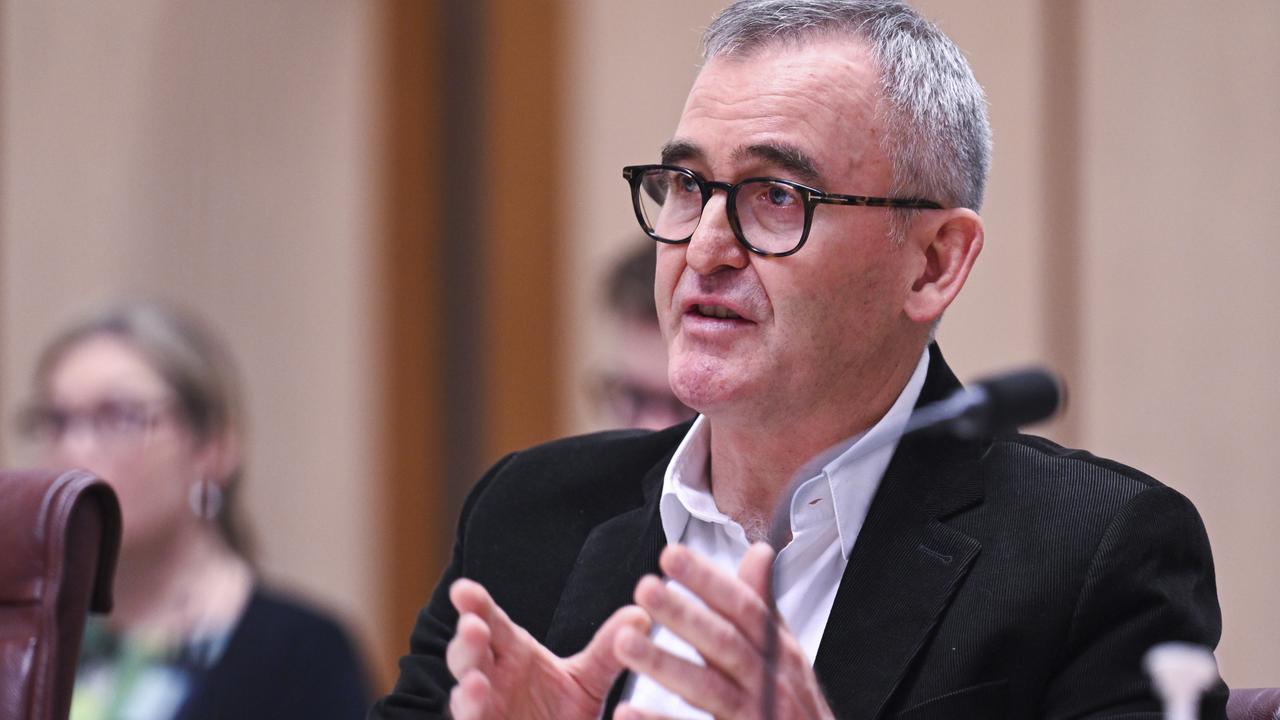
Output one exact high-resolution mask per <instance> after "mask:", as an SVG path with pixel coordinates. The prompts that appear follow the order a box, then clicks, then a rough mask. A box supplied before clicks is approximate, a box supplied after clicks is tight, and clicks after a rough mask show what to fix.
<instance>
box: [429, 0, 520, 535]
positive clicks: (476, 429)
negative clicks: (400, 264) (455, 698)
mask: <svg viewBox="0 0 1280 720" xmlns="http://www.w3.org/2000/svg"><path fill="white" fill-rule="evenodd" d="M487 5H488V0H446V1H445V2H442V3H440V4H439V7H440V10H441V18H440V24H439V25H438V26H437V27H436V28H435V32H436V37H437V42H438V43H439V47H440V54H439V55H438V56H437V57H436V58H435V61H436V63H437V64H436V73H437V75H438V76H439V78H440V110H441V117H440V127H441V130H442V138H441V140H442V144H441V147H440V158H441V163H440V164H439V165H438V166H436V167H434V168H432V172H433V173H434V174H435V175H437V176H438V177H439V180H440V186H441V196H440V200H441V202H440V203H439V205H440V208H439V209H440V212H439V216H438V218H437V219H436V222H437V225H438V227H439V229H440V236H441V237H442V238H443V239H444V242H443V243H442V244H441V247H440V253H439V257H438V258H436V259H435V262H436V264H437V267H439V268H441V269H442V270H443V272H442V273H441V274H440V285H439V288H438V293H437V294H438V296H439V299H440V310H441V317H440V323H441V328H442V330H443V332H444V334H443V337H442V338H441V340H442V342H441V344H440V346H439V347H438V348H437V351H438V353H439V354H440V357H441V359H442V365H441V370H442V371H443V374H442V375H441V377H440V378H439V382H440V384H441V391H442V392H443V398H444V412H445V416H446V418H447V419H448V420H447V422H446V424H445V425H444V427H443V428H442V430H443V433H444V435H443V442H444V450H445V456H444V463H445V477H446V478H447V487H446V493H445V497H444V500H445V507H444V508H443V509H442V510H443V513H442V515H443V517H445V518H446V519H445V521H444V522H443V523H442V526H443V527H444V528H445V529H446V530H448V531H452V529H453V526H454V521H455V519H456V517H457V510H458V509H459V508H461V507H462V501H463V499H464V498H465V496H466V493H467V491H468V490H469V489H470V488H471V485H472V483H474V482H475V480H476V479H477V478H478V477H479V473H480V472H481V471H482V470H483V464H484V459H483V458H482V452H481V449H480V448H481V447H483V438H484V433H485V417H484V405H483V398H484V392H485V377H484V372H483V370H484V367H483V364H482V358H483V356H484V347H483V336H484V327H485V326H486V325H487V324H488V323H489V322H491V320H490V318H489V315H490V309H489V307H488V303H487V301H486V297H487V295H488V288H487V285H486V277H485V273H484V268H483V263H484V262H485V252H484V247H485V244H486V243H487V242H488V222H487V220H486V217H487V215H488V214H489V213H491V212H493V208H494V207H495V206H496V205H499V204H501V203H502V202H504V201H505V200H504V199H503V198H501V197H498V196H497V195H496V194H494V193H492V192H491V191H490V190H489V189H488V187H487V180H488V179H487V177H486V169H485V158H486V155H487V152H488V150H487V147H486V140H487V139H486V138H485V123H486V117H487V106H486V96H487V94H488V92H489V90H488V88H487V87H486V80H485V75H486V73H485V70H486V67H487V66H488V65H489V62H490V60H489V57H488V49H489V47H490V46H491V42H490V38H489V36H488V34H487V32H486V29H485V23H484V18H485V14H486V12H487Z"/></svg>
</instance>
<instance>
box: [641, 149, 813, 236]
mask: <svg viewBox="0 0 1280 720" xmlns="http://www.w3.org/2000/svg"><path fill="white" fill-rule="evenodd" d="M640 187H641V189H642V192H640V193H639V202H640V211H641V214H642V216H643V217H644V220H645V223H646V224H647V226H648V227H647V228H646V229H647V230H648V231H649V232H651V233H652V234H654V235H656V236H657V237H659V238H660V239H662V240H666V241H668V242H683V241H685V240H688V239H689V237H690V236H692V235H693V231H694V230H696V229H697V227H698V223H699V222H700V221H701V219H702V210H703V207H704V202H703V200H704V198H705V197H706V195H704V193H703V187H704V185H703V184H702V183H701V182H700V181H699V180H698V178H696V177H695V176H693V175H691V174H688V173H684V172H680V171H677V170H671V169H666V168H655V169H650V170H646V171H645V172H644V174H643V175H642V176H641V179H640ZM732 200H733V203H734V207H733V208H732V212H733V213H734V214H735V215H736V216H737V220H738V226H739V229H740V230H741V232H742V237H743V239H744V240H746V241H747V242H748V243H749V244H750V245H752V246H753V247H755V248H757V249H759V250H763V251H764V252H770V253H782V252H787V251H789V250H792V249H794V248H795V247H796V246H797V245H798V244H799V243H800V240H801V238H802V237H803V236H804V224H805V201H804V197H803V195H801V192H800V190H798V189H796V188H794V187H792V186H790V185H787V184H785V183H781V182H774V181H769V180H754V181H752V182H748V183H743V184H742V185H741V186H739V187H738V190H737V192H736V193H735V194H734V195H733V197H732Z"/></svg>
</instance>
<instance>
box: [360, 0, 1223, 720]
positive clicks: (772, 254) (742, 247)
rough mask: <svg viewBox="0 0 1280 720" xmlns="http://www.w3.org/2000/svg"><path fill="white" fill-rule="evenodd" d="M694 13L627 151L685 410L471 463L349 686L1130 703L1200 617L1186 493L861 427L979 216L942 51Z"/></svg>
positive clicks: (753, 3) (488, 707)
mask: <svg viewBox="0 0 1280 720" xmlns="http://www.w3.org/2000/svg"><path fill="white" fill-rule="evenodd" d="M705 43H706V63H705V65H704V66H703V69H702V71H701V73H700V74H699V76H698V78H697V80H696V81H695V83H694V86H693V88H692V90H691V91H690V93H689V98H688V101H687V102H686V105H685V109H684V112H683V114H682V116H681V118H680V123H679V125H678V127H677V128H676V131H675V134H674V136H673V138H672V140H671V141H670V142H668V143H667V145H666V147H665V148H664V150H663V157H662V165H660V166H638V167H632V168H628V169H627V170H626V175H627V177H628V179H629V180H630V182H631V185H632V193H633V198H634V200H635V203H636V213H637V217H638V218H639V219H640V222H641V225H642V227H644V228H645V230H646V232H648V233H649V234H650V235H651V236H652V237H654V238H655V239H657V240H659V241H661V242H660V243H659V247H658V263H657V274H656V281H655V297H656V299H657V305H658V309H659V316H660V319H661V323H662V328H663V334H664V336H665V338H666V342H667V347H668V354H669V358H670V369H669V374H670V380H671V385H672V388H673V389H674V391H675V392H676V394H677V396H679V397H680V399H681V400H682V401H684V402H685V403H686V404H688V405H689V406H690V407H693V408H695V409H696V410H698V411H699V412H700V413H701V416H700V418H699V419H698V420H696V421H695V422H694V423H693V424H692V425H691V426H690V425H685V426H677V427H676V428H673V429H670V430H668V431H664V432H659V433H648V434H613V435H604V436H595V437H587V438H578V439H572V440H565V441H561V442H558V443H553V444H551V445H548V446H543V447H539V448H534V449H531V450H527V451H524V452H522V453H517V454H514V455H512V456H509V457H508V458H506V459H504V460H503V461H502V462H500V463H499V464H498V465H497V466H496V467H494V468H493V469H492V470H491V471H490V472H489V473H488V474H487V475H486V476H485V478H484V479H483V480H481V482H480V484H479V485H478V486H477V487H476V489H475V491H474V492H473V493H472V495H471V497H470V499H469V501H468V503H467V505H466V507H465V508H464V510H463V514H462V518H461V521H460V524H459V529H458V544H457V547H456V550H455V555H454V560H453V563H452V564H451V566H450V567H449V569H448V570H447V572H446V575H445V578H444V580H443V581H442V583H441V585H440V587H439V588H438V589H437V591H436V593H435V596H434V597H433V598H432V599H431V602H430V603H429V604H428V606H427V607H426V609H425V610H424V611H423V613H422V615H421V617H420V618H419V621H418V626H417V628H416V629H415V631H414V634H413V637H412V644H411V654H410V655H409V656H407V657H406V658H405V659H404V660H403V661H402V664H401V677H400V680H399V683H398V684H397V686H396V689H395V691H394V692H393V694H392V695H390V696H389V697H388V698H386V699H384V700H383V701H382V702H381V703H379V705H378V706H376V707H375V711H374V716H375V717H423V716H439V715H440V714H441V713H443V712H445V711H446V707H447V708H448V709H449V710H450V711H451V712H452V714H453V716H454V717H457V718H461V719H466V718H494V717H546V718H594V717H599V716H600V715H601V713H602V712H603V713H604V714H605V716H606V717H608V716H612V717H617V718H644V719H647V718H656V717H706V716H715V717H760V716H761V715H762V708H763V703H764V701H765V699H764V698H763V697H762V695H763V694H764V693H765V691H766V690H769V691H771V692H773V693H774V695H775V697H774V698H773V699H772V700H771V701H770V702H771V703H772V705H773V706H774V708H775V709H776V714H775V716H776V717H779V718H829V717H839V718H880V717H902V718H951V719H954V718H995V717H1016V718H1029V717H1052V718H1067V717H1070V718H1079V717H1126V718H1137V717H1150V718H1155V717H1159V711H1158V706H1157V704H1156V702H1155V700H1154V699H1153V698H1152V697H1151V695H1150V692H1149V689H1148V685H1147V682H1146V681H1145V679H1144V678H1143V677H1142V673H1141V670H1140V660H1141V657H1142V655H1143V653H1144V652H1145V651H1146V650H1147V649H1148V648H1149V647H1150V646H1151V645H1153V644H1155V643H1158V642H1162V641H1166V640H1183V641H1190V642H1196V643H1201V644H1204V645H1209V646H1213V645H1215V644H1216V642H1217V639H1218V635H1219V631H1220V617H1219V610H1218V605H1217V598H1216V590H1215V587H1214V576H1213V568H1212V560H1211V558H1210V555H1209V548H1208V541H1207V539H1206V537H1205V534H1204V529H1203V527H1202V525H1201V523H1200V520H1199V517H1198V516H1197V515H1196V513H1195V510H1194V509H1193V508H1192V507H1191V505H1190V504H1189V503H1188V502H1187V500H1186V499H1185V498H1183V497H1182V496H1180V495H1178V494H1177V493H1176V492H1174V491H1172V490H1170V489H1168V488H1166V487H1164V486H1162V485H1160V484H1159V483H1157V482H1156V481H1154V480H1152V479H1150V478H1148V477H1147V476H1145V475H1142V474H1141V473H1138V472H1137V471H1134V470H1132V469H1129V468H1126V467H1124V466H1121V465H1119V464H1116V463H1112V462H1110V461H1106V460H1101V459H1098V458H1095V457H1093V456H1091V455H1088V454H1087V453H1083V452H1081V451H1071V450H1064V449H1062V448H1060V447H1058V446H1056V445H1053V444H1052V443H1049V442H1047V441H1044V440H1041V439H1038V438H1033V437H1028V436H1022V435H1002V436H999V437H989V438H984V439H981V440H979V441H962V440H954V439H921V438H916V437H908V438H905V439H902V440H901V441H900V442H898V443H897V444H896V446H893V445H892V444H891V446H890V447H889V448H888V449H885V450H883V451H869V450H867V449H865V448H869V447H871V446H872V445H873V444H875V443H876V442H878V441H879V439H880V438H883V437H886V436H887V437H891V438H892V437H894V436H896V434H897V433H898V432H900V430H901V428H902V426H903V423H904V422H905V419H906V417H907V415H909V414H910V411H911V409H912V408H913V407H915V406H918V405H923V404H926V403H929V402H932V401H935V400H938V399H940V398H942V397H945V396H946V395H948V394H950V393H951V392H952V391H953V390H954V389H956V388H957V387H958V383H957V382H956V380H955V378H954V376H953V375H952V374H951V372H950V370H949V369H948V368H947V366H946V364H945V362H944V361H943V359H942V356H941V354H940V352H939V351H938V349H937V347H936V346H930V345H929V342H930V337H931V334H932V329H933V327H934V325H935V323H936V322H937V321H938V319H939V318H940V317H941V315H942V313H943V311H944V310H945V309H946V308H947V306H948V305H949V304H950V303H951V301H952V300H953V299H954V298H955V297H956V294H957V293H958V292H959V291H960V288H961V287H962V286H963V284H964V282H965V279H966V278H967V276H968V273H969V271H970V269H971V268H972V266H973V263H974V261H975V259H976V258H977V256H978V253H979V251H980V250H981V247H982V242H983V230H982V221H981V219H980V217H979V216H978V214H977V209H978V207H979V205H980V203H981V199H982V191H983V185H984V182H985V176H986V169H987V165H988V161H987V157H988V145H989V141H988V138H989V131H988V128H987V121H986V116H985V100H984V99H983V96H982V92H981V89H980V88H979V86H978V85H977V83H976V81H975V80H974V79H973V76H972V74H971V72H970V71H969V68H968V66H967V64H966V62H965V60H964V58H963V56H962V55H961V53H960V52H959V51H958V50H957V49H956V48H955V47H954V45H952V43H951V42H950V41H949V40H948V39H946V38H945V37H944V36H942V35H941V33H940V32H938V31H937V30H936V29H935V28H933V27H932V26H931V25H929V24H928V23H926V22H925V21H923V20H921V19H920V18H919V17H918V16H916V15H915V14H914V13H913V12H912V11H910V10H909V9H908V8H906V7H905V6H902V5H900V4H898V3H895V2H887V1H884V0H862V1H858V0H844V1H841V0H808V1H801V0H792V1H790V2H781V1H780V0H743V1H742V2H738V3H735V4H734V5H733V6H731V7H730V8H729V9H728V10H726V11H725V12H724V13H722V14H721V15H720V16H719V17H718V18H717V19H716V20H715V21H714V22H713V23H712V25H711V27H710V28H709V29H708V30H707V33H706V36H705ZM802 185H803V186H802ZM809 188H817V189H819V190H820V191H822V192H817V191H814V190H812V189H809ZM835 193H839V195H836V194H835ZM854 193H857V194H858V195H853V194H854ZM793 477H795V478H797V479H798V480H799V481H800V482H801V483H802V484H800V485H799V487H798V490H797V491H796V493H795V495H794V496H793V497H792V498H782V497H780V495H781V494H782V492H783V490H784V488H786V487H788V481H789V480H790V479H791V478H793ZM780 501H787V502H788V503H789V504H788V505H787V506H786V507H788V508H789V510H790V531H791V539H790V543H789V544H788V545H787V546H786V547H785V548H784V549H783V550H782V551H781V553H780V554H779V556H778V558H777V560H776V563H777V569H776V581H775V586H774V588H775V591H776V595H777V605H778V609H779V612H780V613H781V616H782V618H783V620H784V621H785V628H784V630H783V631H782V633H781V638H780V643H779V652H778V657H777V662H776V666H777V667H776V671H773V672H771V673H770V674H769V677H768V678H766V677H765V671H764V667H765V665H766V663H765V660H764V647H765V646H766V644H767V635H766V633H765V631H764V628H766V627H767V625H768V623H767V613H768V611H767V609H766V608H767V605H766V603H765V601H764V599H763V598H764V597H765V593H766V588H767V587H768V577H769V573H770V564H771V561H773V557H772V552H771V551H770V550H769V548H768V546H766V545H764V544H761V543H758V542H755V541H758V540H759V539H761V538H762V537H764V536H765V534H766V528H767V527H768V520H769V517H770V514H771V512H772V509H773V508H774V507H775V506H776V505H777V504H778V503H779V502H780ZM753 542H754V544H752V543H753ZM664 546H665V548H664ZM632 603H634V604H632ZM624 671H626V672H624ZM454 678H456V679H457V685H456V686H455V687H452V689H451V690H450V687H451V686H452V685H453V682H454ZM1224 699H1225V688H1224V687H1223V686H1222V685H1221V684H1219V686H1218V687H1217V688H1216V690H1215V691H1214V693H1213V694H1212V696H1211V697H1210V698H1209V699H1208V701H1207V702H1206V703H1205V706H1204V708H1203V717H1206V718H1220V717H1222V716H1223V702H1224ZM619 701H621V702H620V703H619ZM615 706H616V713H615V712H614V710H615ZM415 712H416V713H419V714H417V715H415ZM695 713H701V714H695ZM611 714H612V715H611Z"/></svg>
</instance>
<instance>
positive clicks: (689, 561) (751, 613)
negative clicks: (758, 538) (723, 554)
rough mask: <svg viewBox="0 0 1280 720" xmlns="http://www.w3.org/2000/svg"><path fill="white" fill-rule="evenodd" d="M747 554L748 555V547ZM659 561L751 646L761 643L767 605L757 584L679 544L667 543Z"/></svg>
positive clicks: (663, 568) (761, 646)
mask: <svg viewBox="0 0 1280 720" xmlns="http://www.w3.org/2000/svg"><path fill="white" fill-rule="evenodd" d="M757 552H759V551H757ZM747 557H748V558H751V557H752V555H751V551H748V553H747ZM755 562H759V559H758V558H757V559H756V560H755ZM660 564H661V565H662V571H663V572H665V573H666V574H667V575H668V576H669V577H671V578H672V579H673V580H675V581H676V582H678V583H680V584H681V585H683V586H685V587H686V588H688V589H689V591H690V592H692V593H693V594H694V595H697V596H698V597H699V598H701V599H702V601H703V602H704V603H706V604H707V607H709V608H711V609H712V610H714V611H716V612H717V613H719V614H720V615H723V616H724V617H725V618H726V619H728V620H729V621H730V622H732V623H733V624H734V625H735V626H736V627H737V628H738V630H739V632H741V633H742V635H743V636H745V637H746V638H747V640H748V641H749V642H750V643H751V644H752V646H754V647H755V648H757V649H759V648H763V647H764V633H765V618H766V617H768V606H766V605H765V602H764V599H763V596H762V594H761V593H760V592H759V591H758V589H757V588H755V587H749V586H746V585H744V583H743V581H742V580H740V579H738V578H737V577H734V576H733V575H731V574H729V573H728V572H726V571H724V570H722V569H720V568H718V567H716V566H715V565H714V564H712V562H711V561H710V560H708V559H706V558H704V557H702V556H701V555H699V554H697V553H695V552H693V551H692V550H690V549H689V548H686V547H684V546H683V545H678V544H677V545H668V546H667V548H666V549H665V550H663V551H662V557H661V558H660Z"/></svg>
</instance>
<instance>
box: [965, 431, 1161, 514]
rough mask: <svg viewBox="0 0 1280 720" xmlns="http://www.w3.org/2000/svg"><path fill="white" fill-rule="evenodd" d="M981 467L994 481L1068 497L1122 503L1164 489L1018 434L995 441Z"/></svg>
mask: <svg viewBox="0 0 1280 720" xmlns="http://www.w3.org/2000/svg"><path fill="white" fill-rule="evenodd" d="M984 465H985V466H986V467H987V468H988V470H989V472H990V474H993V475H995V476H996V477H1002V478H1006V479H1010V480H1013V481H1016V482H1036V483H1039V484H1041V485H1043V486H1045V489H1053V488H1055V487H1057V488H1061V489H1063V490H1064V491H1067V492H1069V493H1071V494H1072V495H1077V496H1078V495H1080V494H1082V493H1083V494H1086V495H1098V496H1101V497H1107V498H1112V499H1115V500H1117V501H1119V502H1122V503H1123V502H1126V501H1127V500H1129V499H1131V498H1133V497H1134V496H1136V495H1138V494H1141V493H1142V492H1144V491H1146V490H1150V489H1153V488H1165V487H1166V486H1165V485H1164V484H1163V483H1161V482H1160V481H1159V480H1156V479H1155V478H1153V477H1151V476H1150V475H1148V474H1146V473H1144V472H1142V471H1141V470H1138V469H1136V468H1134V467H1131V466H1129V465H1125V464H1124V463H1120V462H1116V461H1115V460H1111V459H1108V458H1104V457H1099V456H1097V455H1094V454H1093V453H1091V452H1088V451H1087V450H1080V449H1077V448H1068V447H1063V446H1062V445H1059V444H1057V443H1055V442H1053V441H1052V440H1048V439H1046V438H1042V437H1038V436H1035V435H1025V434H1021V433H1014V434H1009V435H1002V436H999V437H997V438H996V439H995V440H994V441H993V442H992V443H991V445H990V446H989V448H988V449H987V453H986V456H985V457H984Z"/></svg>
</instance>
